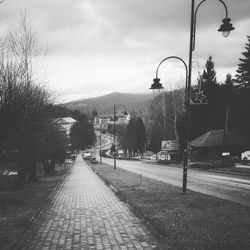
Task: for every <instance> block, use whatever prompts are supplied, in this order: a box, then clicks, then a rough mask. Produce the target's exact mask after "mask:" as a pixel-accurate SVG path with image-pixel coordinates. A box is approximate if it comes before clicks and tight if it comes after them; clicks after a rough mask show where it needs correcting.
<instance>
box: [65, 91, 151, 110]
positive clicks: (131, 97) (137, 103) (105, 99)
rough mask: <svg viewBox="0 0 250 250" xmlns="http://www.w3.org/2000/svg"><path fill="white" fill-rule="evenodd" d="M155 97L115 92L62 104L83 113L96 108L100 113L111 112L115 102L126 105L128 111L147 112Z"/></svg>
mask: <svg viewBox="0 0 250 250" xmlns="http://www.w3.org/2000/svg"><path fill="white" fill-rule="evenodd" d="M152 99H153V95H152V94H130V93H120V92H113V93H110V94H107V95H103V96H99V97H94V98H87V99H81V100H77V101H72V102H67V103H64V104H62V105H63V106H65V107H67V108H70V109H77V110H79V111H81V112H83V113H90V112H91V111H92V110H94V109H96V110H97V112H98V114H110V113H112V112H113V106H114V104H116V105H117V108H118V109H119V106H118V105H119V104H122V105H124V106H125V107H126V110H127V111H128V112H133V111H135V112H143V113H144V112H145V111H146V110H147V108H148V106H149V105H150V103H151V101H152Z"/></svg>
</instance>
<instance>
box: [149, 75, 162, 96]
mask: <svg viewBox="0 0 250 250" xmlns="http://www.w3.org/2000/svg"><path fill="white" fill-rule="evenodd" d="M160 80H161V79H160V78H157V77H156V78H155V79H153V81H154V83H152V84H151V87H150V88H149V89H152V90H153V93H154V94H155V93H159V92H160V91H161V89H163V87H162V84H161V83H160Z"/></svg>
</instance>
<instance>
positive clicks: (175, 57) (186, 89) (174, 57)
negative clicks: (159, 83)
mask: <svg viewBox="0 0 250 250" xmlns="http://www.w3.org/2000/svg"><path fill="white" fill-rule="evenodd" d="M204 1H206V0H204ZM168 59H178V60H180V61H181V62H182V63H183V64H184V66H185V70H186V83H185V104H186V103H187V100H188V93H187V92H188V67H187V64H186V63H185V61H184V60H183V59H181V58H180V57H178V56H168V57H166V58H164V59H163V60H162V61H161V62H160V63H159V65H158V67H157V69H156V78H158V71H159V68H160V66H161V65H162V63H163V62H165V61H166V60H168Z"/></svg>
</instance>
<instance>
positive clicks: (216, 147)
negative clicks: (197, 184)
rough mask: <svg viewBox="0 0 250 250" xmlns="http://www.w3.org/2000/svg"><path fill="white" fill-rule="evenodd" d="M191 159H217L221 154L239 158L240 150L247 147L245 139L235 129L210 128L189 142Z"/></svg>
mask: <svg viewBox="0 0 250 250" xmlns="http://www.w3.org/2000/svg"><path fill="white" fill-rule="evenodd" d="M189 145H190V147H191V150H192V153H191V155H192V160H196V161H204V160H210V161H218V160H220V159H221V156H222V155H223V154H224V155H228V156H229V155H230V157H234V158H240V154H241V152H243V151H245V150H246V149H247V147H248V146H247V145H248V143H247V141H246V140H245V138H243V137H242V136H241V135H240V134H239V133H237V131H236V130H233V129H229V130H228V132H227V133H225V130H224V129H219V130H210V131H208V132H206V133H205V134H203V135H201V136H199V137H198V138H196V139H194V140H193V141H191V142H190V143H189Z"/></svg>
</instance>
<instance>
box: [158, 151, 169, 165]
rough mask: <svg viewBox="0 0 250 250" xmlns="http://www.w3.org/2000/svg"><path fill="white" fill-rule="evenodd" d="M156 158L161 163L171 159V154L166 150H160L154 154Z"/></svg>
mask: <svg viewBox="0 0 250 250" xmlns="http://www.w3.org/2000/svg"><path fill="white" fill-rule="evenodd" d="M156 160H157V162H158V163H163V162H167V161H169V160H171V156H170V154H169V153H168V151H160V152H158V153H157V155H156Z"/></svg>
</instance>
